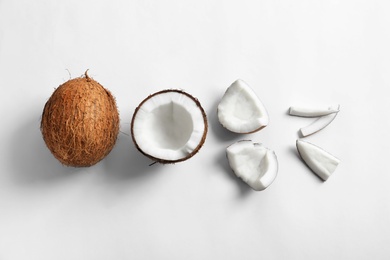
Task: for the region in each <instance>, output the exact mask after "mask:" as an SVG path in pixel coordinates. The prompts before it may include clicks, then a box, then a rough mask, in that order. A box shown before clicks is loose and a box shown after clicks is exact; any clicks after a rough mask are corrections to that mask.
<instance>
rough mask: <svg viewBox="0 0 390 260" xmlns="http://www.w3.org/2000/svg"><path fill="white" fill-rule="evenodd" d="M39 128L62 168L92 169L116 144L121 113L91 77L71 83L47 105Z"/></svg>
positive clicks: (59, 90) (61, 86) (81, 78)
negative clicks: (89, 167)
mask: <svg viewBox="0 0 390 260" xmlns="http://www.w3.org/2000/svg"><path fill="white" fill-rule="evenodd" d="M40 128H41V132H42V136H43V139H44V141H45V143H46V145H47V147H48V148H49V150H50V151H51V153H52V154H53V155H54V157H55V158H56V159H58V160H59V161H60V162H61V163H62V164H63V165H66V166H72V167H88V166H92V165H94V164H96V163H98V162H99V161H101V160H102V159H103V158H104V157H106V156H107V155H108V154H109V153H110V151H111V150H112V148H113V147H114V145H115V143H116V139H117V136H118V133H119V112H118V109H117V106H116V101H115V98H114V96H113V95H112V94H111V92H110V91H108V90H107V89H105V88H104V87H103V86H102V85H101V84H99V83H98V82H97V81H95V80H93V79H92V78H90V77H88V75H85V77H80V78H75V79H71V80H69V81H67V82H65V83H64V84H62V85H60V86H59V87H58V88H57V89H56V90H55V91H54V92H53V94H52V95H51V97H50V98H49V100H48V101H47V102H46V104H45V106H44V109H43V112H42V120H41V127H40Z"/></svg>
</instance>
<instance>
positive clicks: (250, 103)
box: [218, 79, 268, 134]
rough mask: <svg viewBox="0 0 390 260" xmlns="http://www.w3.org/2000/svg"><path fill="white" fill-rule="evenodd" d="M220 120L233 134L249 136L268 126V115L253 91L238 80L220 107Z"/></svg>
mask: <svg viewBox="0 0 390 260" xmlns="http://www.w3.org/2000/svg"><path fill="white" fill-rule="evenodd" d="M218 120H219V122H220V123H221V124H222V126H224V127H225V128H226V129H228V130H230V131H232V132H235V133H241V134H248V133H253V132H256V131H259V130H261V129H262V128H264V127H266V126H267V125H268V113H267V110H266V109H265V107H264V105H263V104H262V103H261V101H260V99H259V98H258V97H257V95H256V93H255V92H254V91H253V89H252V88H251V87H250V86H249V85H248V84H247V83H245V82H244V81H243V80H240V79H238V80H236V81H235V82H233V83H232V84H231V85H230V86H229V87H228V89H227V90H226V92H225V94H224V95H223V97H222V99H221V102H220V103H219V105H218Z"/></svg>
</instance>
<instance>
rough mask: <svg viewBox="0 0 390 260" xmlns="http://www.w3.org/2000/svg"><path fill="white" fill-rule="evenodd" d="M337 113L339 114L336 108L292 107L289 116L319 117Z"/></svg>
mask: <svg viewBox="0 0 390 260" xmlns="http://www.w3.org/2000/svg"><path fill="white" fill-rule="evenodd" d="M336 108H337V109H336ZM338 112H339V109H338V106H318V107H301V106H292V107H290V111H289V114H290V115H291V116H301V117H319V116H326V115H329V114H333V113H338Z"/></svg>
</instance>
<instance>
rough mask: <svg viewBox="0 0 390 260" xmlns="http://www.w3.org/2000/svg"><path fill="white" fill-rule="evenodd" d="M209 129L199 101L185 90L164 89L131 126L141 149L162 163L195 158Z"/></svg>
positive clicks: (141, 109) (143, 106) (150, 99)
mask: <svg viewBox="0 0 390 260" xmlns="http://www.w3.org/2000/svg"><path fill="white" fill-rule="evenodd" d="M207 128H208V127H207V119H206V114H205V112H204V110H203V108H202V107H201V105H200V103H199V101H198V100H197V99H196V98H194V97H192V96H191V95H189V94H188V93H186V92H183V91H181V90H163V91H160V92H157V93H155V94H153V95H151V96H149V97H148V98H146V99H145V100H144V101H143V102H142V103H141V104H140V105H139V107H137V109H136V111H135V113H134V115H133V119H132V124H131V132H132V137H133V141H134V143H135V144H136V147H137V148H138V150H140V151H141V152H142V153H143V154H145V155H146V156H148V157H150V158H152V159H153V160H156V161H158V162H161V163H174V162H180V161H184V160H186V159H188V158H190V157H192V156H193V155H194V154H195V153H197V152H198V150H199V149H200V148H201V147H202V145H203V143H204V141H205V138H206V134H207Z"/></svg>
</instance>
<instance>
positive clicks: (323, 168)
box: [297, 140, 340, 181]
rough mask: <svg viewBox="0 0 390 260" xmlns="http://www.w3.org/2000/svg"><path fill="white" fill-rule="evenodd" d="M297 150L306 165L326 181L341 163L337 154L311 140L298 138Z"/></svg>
mask: <svg viewBox="0 0 390 260" xmlns="http://www.w3.org/2000/svg"><path fill="white" fill-rule="evenodd" d="M297 150H298V153H299V155H300V156H301V158H302V160H303V161H304V162H305V163H306V165H307V166H308V167H309V168H310V169H311V170H312V171H313V172H314V173H315V174H317V175H318V176H319V177H320V178H321V179H322V180H324V181H326V180H327V179H328V178H329V177H330V175H332V173H333V172H334V171H335V170H336V168H337V165H338V164H339V163H340V160H339V159H337V158H336V157H335V156H333V155H331V154H330V153H328V152H327V151H325V150H323V149H322V148H320V147H318V146H316V145H314V144H311V143H309V142H305V141H302V140H297Z"/></svg>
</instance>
